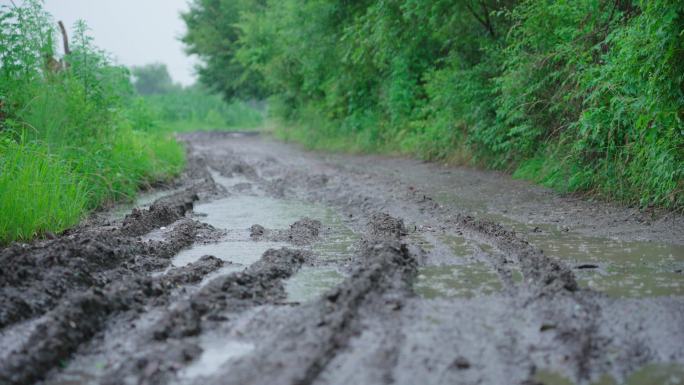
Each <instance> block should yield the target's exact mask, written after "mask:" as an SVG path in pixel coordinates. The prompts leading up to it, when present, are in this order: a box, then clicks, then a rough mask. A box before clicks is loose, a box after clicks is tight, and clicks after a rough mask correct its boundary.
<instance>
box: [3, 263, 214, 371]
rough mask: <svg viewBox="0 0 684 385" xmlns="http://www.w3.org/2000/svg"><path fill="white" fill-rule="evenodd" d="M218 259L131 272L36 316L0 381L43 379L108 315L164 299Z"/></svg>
mask: <svg viewBox="0 0 684 385" xmlns="http://www.w3.org/2000/svg"><path fill="white" fill-rule="evenodd" d="M222 264H223V262H222V261H221V260H219V259H217V258H215V257H204V258H202V259H200V260H199V261H198V262H196V263H193V264H191V265H189V266H187V267H184V268H178V269H173V270H171V272H170V273H169V274H166V275H163V276H160V277H156V278H151V277H145V278H140V277H132V278H129V279H127V280H124V281H119V282H115V283H113V284H111V285H109V286H108V287H106V288H104V289H102V290H101V289H90V290H88V291H86V292H84V293H78V294H76V295H73V296H71V297H69V298H67V299H65V300H63V301H62V303H61V304H60V305H59V306H57V307H56V308H55V309H53V310H51V311H50V312H49V313H47V314H46V315H45V316H44V317H43V319H41V321H40V323H39V324H38V325H37V326H36V328H35V330H34V332H33V333H32V334H31V335H30V337H29V338H28V340H27V341H26V342H25V343H24V344H23V345H22V347H21V348H20V349H19V350H17V351H14V352H12V353H11V354H10V355H9V356H8V357H7V359H6V360H5V361H4V362H3V363H2V364H0V383H3V384H29V383H32V382H35V381H37V380H40V379H42V378H43V376H44V375H45V373H46V372H47V371H49V370H50V369H51V368H52V367H53V366H55V365H57V364H59V363H60V362H62V361H63V360H65V359H68V357H69V356H70V355H71V353H73V352H74V351H75V350H76V349H77V348H78V347H79V346H80V345H81V344H83V343H84V342H86V341H88V340H90V339H91V338H92V337H93V336H94V335H95V334H96V333H97V332H98V331H100V330H101V329H102V328H103V327H104V325H105V323H106V321H107V319H108V318H110V317H111V316H113V314H115V313H118V312H125V311H136V312H139V311H142V309H143V306H144V305H145V304H146V303H147V302H149V301H151V300H155V301H163V299H164V297H166V296H168V295H169V294H170V292H171V291H172V290H173V289H175V288H176V287H177V286H178V285H179V284H187V283H193V282H197V281H198V280H199V279H201V278H202V277H203V276H204V275H206V274H208V273H210V272H212V271H215V270H216V269H218V268H219V267H221V266H222Z"/></svg>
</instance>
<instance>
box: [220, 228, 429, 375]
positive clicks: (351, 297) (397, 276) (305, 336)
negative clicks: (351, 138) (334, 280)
mask: <svg viewBox="0 0 684 385" xmlns="http://www.w3.org/2000/svg"><path fill="white" fill-rule="evenodd" d="M388 223H392V225H391V226H387V224H388ZM400 223H401V221H400V220H398V219H395V218H392V217H390V216H389V215H386V214H379V215H378V216H377V220H371V221H370V223H369V227H368V230H369V231H368V234H369V238H368V239H366V241H365V243H364V244H365V247H364V248H363V250H362V251H361V252H360V253H359V255H358V257H357V258H356V267H355V269H354V271H353V272H352V274H351V275H350V277H349V278H347V279H346V280H345V281H344V282H343V283H342V284H340V285H339V286H337V287H336V288H334V289H332V290H331V291H329V292H328V293H326V294H325V295H324V296H323V297H322V298H321V299H320V300H318V301H316V302H314V303H312V304H310V305H302V306H301V307H300V308H299V310H298V311H297V313H296V314H295V315H294V316H293V319H291V320H290V321H289V322H288V323H287V325H284V326H283V327H282V328H281V330H280V331H279V332H278V333H277V334H276V335H275V336H273V337H272V339H269V340H268V341H264V342H263V346H262V348H261V349H260V350H259V351H258V352H257V354H253V355H251V356H249V357H246V358H245V359H244V360H241V361H239V362H238V363H237V364H235V365H232V366H230V367H229V368H228V369H227V371H226V373H225V374H226V375H225V376H217V377H215V380H213V381H212V382H210V383H212V384H247V383H248V384H253V385H260V384H264V385H266V384H274V383H279V384H297V385H307V384H312V383H313V382H314V381H315V380H316V379H317V378H318V376H319V375H320V374H321V373H322V371H323V370H324V369H325V367H326V365H327V364H328V363H329V362H330V361H331V360H332V359H333V358H334V357H335V356H336V355H337V353H338V352H339V351H340V350H341V349H344V347H346V346H347V344H348V342H349V340H350V339H351V338H352V337H353V336H354V335H356V334H357V333H358V332H359V331H360V328H361V326H360V324H359V311H360V308H362V307H371V308H373V307H382V308H386V307H389V308H391V309H393V310H399V309H401V307H402V299H401V298H403V297H405V296H407V295H410V293H411V285H412V280H413V278H414V277H415V275H416V272H417V262H416V260H415V258H414V257H412V256H411V254H410V253H409V252H408V249H407V248H406V245H405V244H403V243H401V242H400V237H401V234H402V232H400V231H395V230H397V229H399V228H401V227H403V226H399V224H400ZM397 293H400V294H397Z"/></svg>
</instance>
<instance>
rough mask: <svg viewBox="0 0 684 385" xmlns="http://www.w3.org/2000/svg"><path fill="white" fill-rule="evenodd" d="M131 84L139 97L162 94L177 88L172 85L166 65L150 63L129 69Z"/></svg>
mask: <svg viewBox="0 0 684 385" xmlns="http://www.w3.org/2000/svg"><path fill="white" fill-rule="evenodd" d="M131 73H132V74H133V76H134V78H135V80H134V82H133V84H134V85H135V89H136V90H137V91H138V93H139V94H140V95H154V94H163V93H167V92H171V91H174V90H175V89H176V88H178V87H177V86H176V85H175V84H173V80H172V79H171V75H169V70H168V68H167V67H166V64H162V63H152V64H147V65H144V66H137V67H133V68H131Z"/></svg>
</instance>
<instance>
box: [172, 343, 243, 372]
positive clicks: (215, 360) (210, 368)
mask: <svg viewBox="0 0 684 385" xmlns="http://www.w3.org/2000/svg"><path fill="white" fill-rule="evenodd" d="M200 346H201V347H202V354H201V355H200V357H199V358H198V359H196V360H195V361H194V362H193V363H191V364H190V365H188V366H187V367H186V368H184V369H183V370H182V371H181V372H180V373H179V377H180V379H182V380H190V379H196V378H200V377H202V376H205V375H211V374H213V373H215V372H216V371H218V369H219V368H220V367H221V366H222V365H224V364H225V363H227V362H228V361H230V360H233V359H235V358H238V357H241V356H244V355H247V354H249V353H250V352H251V351H253V350H254V344H252V343H249V342H243V341H237V340H225V339H224V338H202V339H201V340H200Z"/></svg>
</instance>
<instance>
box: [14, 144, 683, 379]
mask: <svg viewBox="0 0 684 385" xmlns="http://www.w3.org/2000/svg"><path fill="white" fill-rule="evenodd" d="M182 138H183V140H184V141H185V142H186V144H187V149H188V168H187V170H186V171H185V173H184V174H183V175H182V176H181V177H180V178H179V179H178V180H177V181H175V182H174V183H173V184H171V185H169V186H163V187H159V188H157V190H154V191H151V192H148V193H146V194H145V195H143V197H142V198H141V199H140V200H138V201H137V202H135V203H133V204H127V205H119V206H116V207H111V208H109V209H107V210H104V211H101V212H97V213H94V214H93V215H92V216H91V217H89V218H88V219H86V220H85V221H84V222H83V223H82V224H81V225H79V226H77V227H76V228H74V229H71V230H69V231H67V232H66V233H64V234H61V235H59V236H57V237H55V239H48V240H38V241H35V242H32V243H30V244H20V243H16V244H12V245H9V246H7V247H5V248H4V249H1V250H0V266H1V267H0V384H33V383H39V384H46V385H47V384H52V385H67V384H111V385H115V384H122V385H123V384H150V385H153V384H179V385H180V384H297V385H300V384H317V385H323V384H350V383H359V384H407V385H409V384H410V385H414V384H418V383H421V384H521V385H523V384H525V385H532V384H535V385H537V384H546V385H555V384H642V383H659V384H677V383H684V369H683V368H684V286H683V283H682V282H683V281H684V275H683V273H682V269H683V268H684V219H683V218H682V217H681V216H677V215H675V214H662V213H661V214H657V213H642V212H639V211H637V210H635V209H629V208H620V207H615V206H610V205H607V204H603V203H597V202H589V201H586V200H583V199H580V198H577V197H561V196H558V195H556V194H554V193H551V192H549V191H547V190H544V189H542V188H539V187H534V186H531V185H529V184H525V183H523V182H518V181H511V180H510V179H508V178H507V177H505V176H502V175H500V174H496V173H487V172H480V171H475V170H467V169H453V168H446V167H441V166H438V165H430V164H424V163H420V162H416V161H411V160H407V159H397V158H380V157H359V156H345V155H322V154H315V153H308V152H305V151H301V150H299V149H297V148H295V147H294V146H290V145H286V144H283V143H278V142H275V141H273V140H271V139H269V138H268V137H264V136H260V135H243V134H240V133H194V134H187V135H185V136H183V137H182ZM658 215H660V217H659V216H658Z"/></svg>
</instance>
